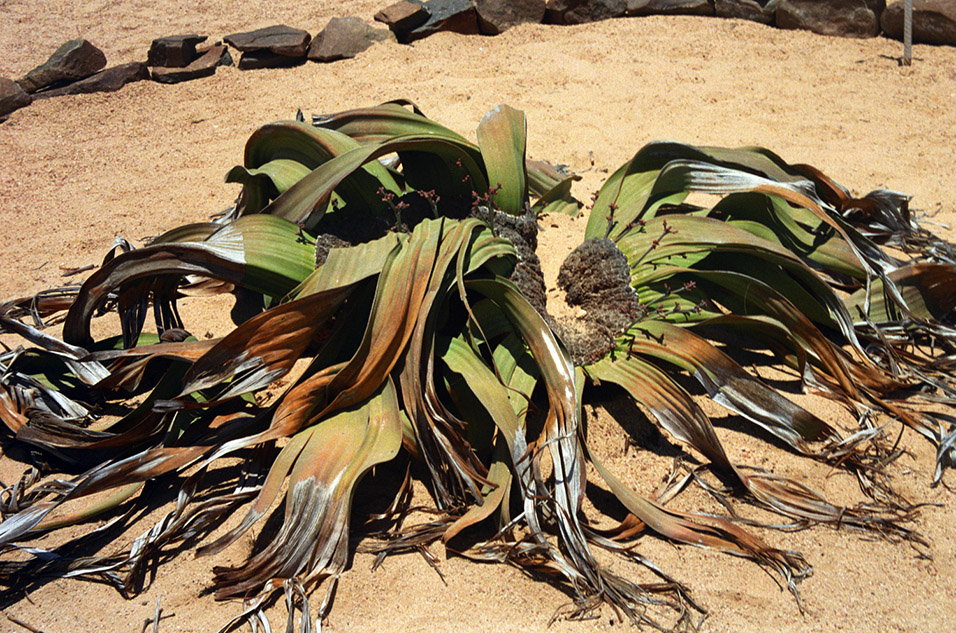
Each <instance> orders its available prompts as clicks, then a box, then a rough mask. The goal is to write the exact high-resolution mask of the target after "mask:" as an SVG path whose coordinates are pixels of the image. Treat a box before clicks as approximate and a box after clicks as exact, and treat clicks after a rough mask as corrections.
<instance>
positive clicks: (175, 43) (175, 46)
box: [146, 33, 206, 68]
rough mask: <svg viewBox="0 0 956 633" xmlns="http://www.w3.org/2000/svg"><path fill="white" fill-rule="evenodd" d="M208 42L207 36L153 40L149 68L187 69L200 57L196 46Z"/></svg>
mask: <svg viewBox="0 0 956 633" xmlns="http://www.w3.org/2000/svg"><path fill="white" fill-rule="evenodd" d="M205 41H206V36H205V35H196V34H194V33H191V34H189V35H170V36H168V37H160V38H158V39H155V40H153V43H152V44H150V46H149V54H148V55H147V56H146V65H147V66H162V67H164V68H185V67H186V66H188V65H189V64H191V63H192V62H193V61H194V60H195V59H196V58H197V57H198V56H199V55H198V53H196V45H197V44H201V43H202V42H205Z"/></svg>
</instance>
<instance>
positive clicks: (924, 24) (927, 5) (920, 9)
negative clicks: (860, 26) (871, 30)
mask: <svg viewBox="0 0 956 633" xmlns="http://www.w3.org/2000/svg"><path fill="white" fill-rule="evenodd" d="M880 24H881V25H882V26H883V32H884V34H885V35H886V36H887V37H892V38H893V39H896V40H902V39H903V3H902V2H900V1H899V0H897V1H896V2H894V3H893V4H891V5H889V6H887V7H886V10H885V11H883V15H882V16H881V17H880ZM913 41H914V42H919V43H921V44H949V45H950V46H956V2H954V1H953V0H913Z"/></svg>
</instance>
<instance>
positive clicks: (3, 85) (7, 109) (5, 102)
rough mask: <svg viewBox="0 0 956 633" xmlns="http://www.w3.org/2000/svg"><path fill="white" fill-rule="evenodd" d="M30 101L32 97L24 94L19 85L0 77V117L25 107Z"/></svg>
mask: <svg viewBox="0 0 956 633" xmlns="http://www.w3.org/2000/svg"><path fill="white" fill-rule="evenodd" d="M32 101H33V97H31V96H30V95H29V94H27V93H26V92H24V91H23V88H21V87H20V84H18V83H17V82H15V81H14V80H12V79H7V78H6V77H0V117H5V116H7V115H8V114H10V113H11V112H13V111H14V110H19V109H20V108H23V107H26V106H28V105H30V103H31V102H32Z"/></svg>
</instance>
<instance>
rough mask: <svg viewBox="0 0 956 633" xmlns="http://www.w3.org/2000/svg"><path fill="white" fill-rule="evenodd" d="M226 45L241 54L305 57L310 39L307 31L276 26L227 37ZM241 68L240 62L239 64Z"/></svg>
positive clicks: (280, 25)
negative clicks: (259, 53) (261, 52)
mask: <svg viewBox="0 0 956 633" xmlns="http://www.w3.org/2000/svg"><path fill="white" fill-rule="evenodd" d="M223 39H225V40H226V43H227V44H229V45H230V46H232V47H233V48H236V49H238V50H240V51H242V52H243V53H252V52H260V51H267V52H269V53H274V54H276V55H284V56H285V57H305V53H306V51H308V49H309V42H310V41H311V39H312V37H311V36H310V35H309V33H308V32H307V31H303V30H302V29H294V28H292V27H291V26H286V25H284V24H277V25H275V26H267V27H266V28H264V29H257V30H255V31H249V32H246V33H233V34H232V35H227V36H226V37H225V38H223ZM239 67H240V68H242V62H241V61H240V62H239Z"/></svg>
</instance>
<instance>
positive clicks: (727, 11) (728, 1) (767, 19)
mask: <svg viewBox="0 0 956 633" xmlns="http://www.w3.org/2000/svg"><path fill="white" fill-rule="evenodd" d="M774 12H775V7H774V4H773V3H772V2H768V0H761V1H760V2H758V1H757V0H714V14H715V15H716V16H717V17H719V18H737V19H740V20H750V21H751V22H760V23H761V24H773V18H774Z"/></svg>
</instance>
